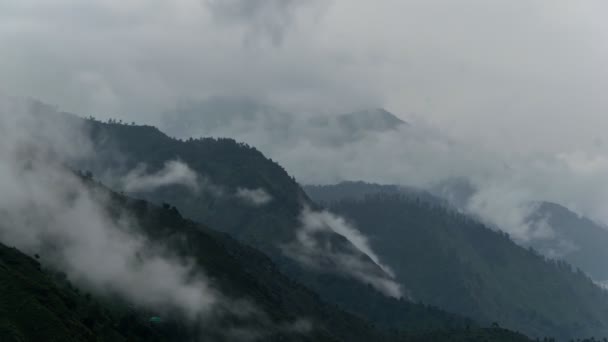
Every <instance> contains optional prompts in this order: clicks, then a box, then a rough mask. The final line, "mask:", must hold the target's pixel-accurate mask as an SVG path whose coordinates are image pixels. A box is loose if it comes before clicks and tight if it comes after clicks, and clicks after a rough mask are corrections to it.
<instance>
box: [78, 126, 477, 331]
mask: <svg viewBox="0 0 608 342" xmlns="http://www.w3.org/2000/svg"><path fill="white" fill-rule="evenodd" d="M86 126H87V130H88V132H89V134H90V136H91V139H92V141H93V145H94V146H93V148H94V150H95V155H94V157H95V158H94V159H93V160H90V161H89V162H87V163H83V164H81V165H79V168H81V169H88V170H91V171H93V173H94V174H96V175H99V177H100V178H101V179H102V180H106V181H107V182H108V183H109V184H110V185H114V187H115V188H117V189H120V184H119V183H116V180H117V179H122V178H124V176H125V175H126V174H129V172H130V170H133V169H137V168H138V165H141V164H145V165H146V167H147V169H148V171H149V172H150V173H152V174H154V173H156V172H158V171H159V170H161V171H162V169H163V168H164V166H165V165H166V163H167V162H168V161H171V160H179V161H181V162H183V163H184V164H186V165H188V167H190V168H191V169H192V170H194V171H195V172H196V173H197V174H198V175H201V176H202V177H203V179H202V180H201V187H202V188H201V189H198V190H199V191H192V189H189V188H188V187H185V186H179V185H176V186H166V187H160V188H155V189H151V190H145V191H139V192H135V193H131V195H133V196H137V197H140V198H143V199H146V200H149V201H151V202H154V203H157V204H162V203H171V204H172V205H174V206H175V207H177V208H179V210H180V212H181V213H182V214H183V215H184V216H185V217H188V218H191V219H194V220H196V221H199V222H202V223H204V224H206V225H207V226H210V227H213V228H214V229H217V230H220V231H223V232H226V233H229V234H230V235H232V236H234V237H235V238H236V239H237V240H239V241H241V242H244V243H246V244H248V245H250V246H253V247H255V248H257V249H259V250H261V251H262V252H264V253H265V254H266V255H268V256H269V257H270V258H271V259H272V260H273V261H274V263H276V265H277V266H278V269H279V270H280V271H281V272H283V273H285V274H286V275H287V276H289V277H291V278H293V279H295V280H296V281H298V282H301V283H303V284H304V285H306V286H308V287H309V288H311V289H312V290H314V291H315V292H317V293H319V295H320V296H321V298H322V299H323V300H324V301H327V302H330V303H334V304H337V305H340V307H342V308H344V309H346V310H348V311H350V312H352V313H355V314H357V315H360V316H362V317H364V318H366V319H369V320H371V321H372V322H374V323H375V324H377V325H379V326H381V327H383V328H391V329H405V330H414V331H418V330H428V329H443V328H464V327H466V326H467V325H471V324H472V321H471V320H470V319H467V318H464V317H461V316H457V315H452V314H447V313H445V312H443V311H441V310H438V309H437V308H432V307H427V306H424V305H417V304H413V303H410V302H408V301H407V300H405V299H400V298H392V297H390V296H387V295H386V294H385V293H382V292H381V290H382V289H378V287H373V286H371V285H374V284H376V283H381V284H384V283H386V282H389V283H391V282H392V283H394V281H392V280H391V279H390V276H389V275H387V274H386V272H385V271H384V270H383V269H382V268H381V267H380V266H379V265H377V264H376V263H375V262H374V261H373V260H372V259H371V258H370V257H369V255H366V254H365V253H363V252H361V251H360V250H359V249H358V248H357V247H355V246H354V245H353V244H352V243H351V242H350V241H349V240H348V239H347V238H345V237H344V236H343V235H340V234H337V233H335V232H333V231H331V230H329V231H325V232H324V233H322V234H320V233H319V234H314V235H313V236H312V238H314V239H319V240H318V243H320V244H321V243H322V244H323V245H324V246H329V249H327V250H322V251H320V252H321V253H313V254H305V253H306V251H302V249H301V248H299V249H298V248H296V249H293V248H289V250H290V251H291V252H293V251H295V252H304V253H299V254H298V255H296V257H295V258H294V257H293V254H292V255H289V254H288V253H286V249H287V248H288V247H293V244H294V242H298V232H300V231H301V230H299V228H300V227H301V225H302V222H301V221H302V215H303V213H304V212H305V208H307V207H309V208H315V207H316V205H315V204H314V203H313V202H311V201H310V200H309V199H308V197H307V195H306V193H305V192H304V191H303V190H302V189H301V188H300V186H299V185H298V183H297V182H296V181H295V180H294V179H293V177H291V176H289V175H288V174H287V173H286V172H285V170H284V169H283V168H282V167H280V166H279V165H278V164H276V163H275V162H273V161H271V160H269V159H267V158H266V157H265V156H264V155H263V154H262V153H260V152H259V151H257V150H256V149H255V148H253V147H250V146H248V145H246V144H243V143H238V142H236V141H234V140H232V139H212V138H204V139H188V140H186V141H182V140H178V139H173V138H170V137H168V136H167V135H165V134H163V133H162V132H161V131H159V130H158V129H156V128H154V127H151V126H136V125H123V124H117V123H102V122H98V121H92V120H88V121H86ZM112 182H114V183H112ZM239 189H241V190H243V189H249V190H248V191H249V192H252V191H256V190H257V191H261V192H263V193H265V194H266V195H267V196H268V198H269V199H270V201H269V202H268V203H266V204H264V205H252V203H251V202H249V201H243V199H242V198H240V197H239V196H238V194H239ZM251 189H255V190H251ZM241 192H242V191H241ZM296 247H301V246H296ZM300 256H302V257H305V258H306V257H313V258H314V263H315V265H314V266H313V267H311V265H309V264H306V262H304V263H303V262H302V259H301V258H298V257H300ZM345 258H346V259H345ZM306 261H310V260H309V259H308V260H306ZM353 263H354V265H355V266H356V269H354V270H352V271H351V270H350V268H349V267H351V266H353ZM362 271H364V273H365V274H361V272H362ZM370 275H371V277H372V278H373V279H372V280H373V281H369V277H370ZM362 277H363V278H364V279H363V280H362V279H361V278H362ZM365 277H368V278H365Z"/></svg>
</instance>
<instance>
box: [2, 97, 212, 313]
mask: <svg viewBox="0 0 608 342" xmlns="http://www.w3.org/2000/svg"><path fill="white" fill-rule="evenodd" d="M0 102H1V103H0V106H1V107H0V129H2V132H3V134H2V136H1V137H0V140H1V144H0V145H1V146H2V147H1V148H0V159H1V161H2V163H1V165H2V167H1V168H0V193H2V196H0V216H1V217H2V224H1V225H0V237H1V239H2V241H3V242H4V243H7V244H10V245H14V246H16V247H18V248H20V249H23V250H25V251H26V252H30V253H33V252H38V253H40V254H42V255H43V256H44V258H45V261H46V262H49V263H51V264H53V265H54V266H56V267H58V268H60V269H62V270H64V271H66V273H68V275H69V277H70V279H72V280H75V281H77V282H78V283H80V284H87V285H88V286H91V287H93V288H95V289H97V290H98V291H100V292H111V293H115V294H118V295H121V296H123V297H125V298H126V299H128V300H130V301H132V302H134V303H135V304H138V305H142V306H146V307H150V308H173V309H177V310H180V311H181V312H183V313H184V314H185V315H186V316H187V317H188V318H190V319H198V318H201V317H202V316H204V315H205V314H207V313H208V312H209V310H211V309H212V308H213V307H214V305H215V304H216V302H217V300H218V298H220V294H219V292H217V290H215V289H213V287H212V285H211V284H210V282H209V281H208V280H207V278H206V277H205V275H204V274H201V273H200V272H195V270H194V268H193V267H192V265H190V264H189V263H187V262H185V261H182V260H180V259H178V258H176V257H172V256H171V254H170V253H169V252H168V251H163V250H162V248H161V249H159V248H154V246H153V245H152V244H150V243H149V242H148V241H146V239H145V238H144V237H143V236H141V235H139V234H138V233H137V232H136V231H137V229H136V228H135V227H134V226H135V225H136V224H135V222H134V221H133V220H132V219H131V218H130V217H129V216H128V215H127V214H126V213H121V214H120V215H119V216H118V217H113V215H111V214H110V213H109V211H108V209H107V208H106V207H105V204H104V203H108V199H107V198H105V195H104V194H103V193H102V192H99V191H96V190H94V189H93V188H90V187H88V186H86V185H84V184H83V183H82V181H81V179H80V178H79V177H78V176H77V175H75V174H74V173H72V172H71V171H70V170H68V169H67V168H66V167H65V163H68V162H69V160H70V158H71V157H72V156H79V153H76V152H75V151H74V153H73V154H65V153H64V152H65V151H70V150H73V149H74V148H77V147H75V146H87V145H86V144H84V145H79V144H75V141H78V140H77V139H80V138H82V137H79V134H80V132H82V131H83V127H80V129H78V127H76V126H77V125H75V124H73V125H67V126H66V123H67V122H70V120H66V121H65V122H61V120H57V118H58V117H57V115H54V116H45V114H40V115H35V114H31V111H30V110H29V109H28V108H22V107H21V108H20V106H19V105H16V104H15V105H13V106H10V108H9V107H7V106H6V103H7V102H6V101H0ZM72 121H73V120H72ZM81 152H82V153H87V152H88V151H86V150H85V151H81Z"/></svg>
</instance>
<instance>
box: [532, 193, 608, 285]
mask: <svg viewBox="0 0 608 342" xmlns="http://www.w3.org/2000/svg"><path fill="white" fill-rule="evenodd" d="M529 220H530V221H531V222H533V223H536V224H540V223H541V222H542V223H544V224H548V225H549V227H551V229H552V230H553V232H554V233H555V237H554V239H552V240H550V241H538V242H535V243H534V242H533V244H532V246H533V247H534V248H536V249H538V250H539V251H541V252H543V253H546V254H548V255H552V254H553V255H557V256H558V257H560V258H562V259H564V260H566V261H568V262H569V263H571V264H572V265H574V266H576V267H578V268H580V269H581V270H583V271H585V272H586V273H587V274H589V276H591V277H592V278H593V279H594V280H597V281H598V282H604V281H606V280H608V266H606V261H608V249H607V248H606V246H608V230H606V228H605V227H603V226H601V225H600V224H598V223H596V222H594V221H592V220H590V219H588V218H586V217H584V216H581V215H578V214H576V213H574V212H572V211H570V210H569V209H568V208H566V207H564V206H561V205H559V204H556V203H550V202H541V203H540V204H539V206H538V209H537V210H536V211H534V213H533V214H532V215H531V216H530V218H529Z"/></svg>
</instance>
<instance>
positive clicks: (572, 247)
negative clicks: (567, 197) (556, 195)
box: [432, 179, 608, 283]
mask: <svg viewBox="0 0 608 342" xmlns="http://www.w3.org/2000/svg"><path fill="white" fill-rule="evenodd" d="M432 191H433V193H434V194H435V195H436V196H438V197H441V198H442V199H444V200H445V201H446V202H447V203H449V205H450V206H452V207H454V208H457V209H458V210H462V211H465V210H466V206H467V204H468V201H469V200H470V198H471V197H472V196H473V195H474V194H475V191H476V189H475V188H474V187H473V186H472V185H471V184H470V183H469V182H467V181H466V180H463V179H452V180H449V181H446V182H443V183H441V184H439V185H437V186H436V187H434V188H433V190H432ZM530 206H531V208H533V211H532V213H531V214H530V215H529V217H527V223H528V224H530V225H531V226H532V227H538V228H542V227H546V228H545V229H549V230H550V231H551V236H549V237H547V238H544V239H532V240H530V241H520V242H519V243H520V244H522V245H523V246H525V247H532V248H534V249H535V250H537V251H539V252H540V253H542V254H543V255H545V256H547V257H550V258H556V259H563V260H565V261H567V262H569V263H570V264H572V265H573V266H575V267H578V268H580V269H581V270H583V271H584V272H586V273H587V274H588V275H589V276H590V277H591V278H593V279H594V280H596V281H598V282H599V283H603V282H604V281H606V280H608V266H606V261H608V248H606V246H608V229H607V228H606V227H604V226H602V225H601V224H599V223H597V222H595V221H593V220H591V219H589V218H587V217H584V216H581V215H578V214H576V213H574V212H572V211H571V210H569V209H568V208H566V207H564V206H562V205H560V204H557V203H551V202H546V201H540V202H536V203H530Z"/></svg>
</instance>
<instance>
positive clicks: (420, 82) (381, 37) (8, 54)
mask: <svg viewBox="0 0 608 342" xmlns="http://www.w3.org/2000/svg"><path fill="white" fill-rule="evenodd" d="M606 10H608V4H607V3H606V2H605V1H602V0H585V1H570V0H530V1H507V0H504V1H501V0H492V1H488V0H460V1H450V0H445V1H437V0H394V1H393V0H381V1H367V0H175V1H168V0H103V1H101V0H90V1H80V0H49V1H33V0H4V1H2V2H0V51H2V57H1V58H0V79H1V80H2V82H1V84H0V89H1V90H2V91H4V92H5V93H9V94H13V95H27V96H33V97H37V98H40V99H42V100H44V101H47V102H50V103H53V104H56V105H58V106H60V107H61V108H62V109H65V110H69V111H73V112H78V113H83V114H88V113H92V114H95V115H97V116H101V117H108V116H114V117H117V116H120V117H128V118H135V119H138V121H146V120H151V119H147V117H145V116H143V115H142V114H149V113H155V112H160V111H162V110H165V109H167V108H172V107H173V106H174V104H175V102H176V101H183V100H191V99H201V98H206V97H208V96H211V95H248V96H255V97H259V98H262V99H264V100H266V101H269V102H272V103H279V104H283V105H286V106H287V107H290V108H306V109H314V110H328V111H341V110H348V109H351V108H362V107H386V108H387V109H389V110H391V111H393V112H395V113H396V114H397V115H400V116H401V117H404V118H407V117H408V115H412V114H416V115H420V116H424V117H425V118H427V119H428V120H431V121H433V122H436V123H438V124H439V125H441V126H442V127H444V128H445V129H450V130H453V131H456V132H458V133H459V134H471V135H476V136H480V137H482V138H488V140H491V141H496V140H495V139H490V138H494V137H496V135H498V137H499V138H501V139H507V140H508V142H510V143H517V144H518V145H520V144H522V142H525V144H524V145H525V146H530V145H534V146H539V145H542V146H544V147H546V146H555V144H558V143H559V144H560V148H563V147H564V146H569V145H570V144H572V143H573V142H574V141H577V143H580V141H578V140H583V143H584V144H587V145H589V144H591V143H596V144H599V143H602V141H603V139H604V138H603V135H604V134H603V129H604V127H605V125H604V124H606V123H608V116H607V115H606V114H605V113H604V110H605V108H607V104H608V103H607V102H608V96H606V95H605V94H604V92H605V91H606V89H608V87H607V86H608V84H607V83H608V67H607V62H606V61H607V60H608V23H606V21H605V17H604V14H605V13H606ZM605 118H606V119H605ZM480 127H483V129H480ZM522 139H523V140H522ZM522 147H523V146H522Z"/></svg>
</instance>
